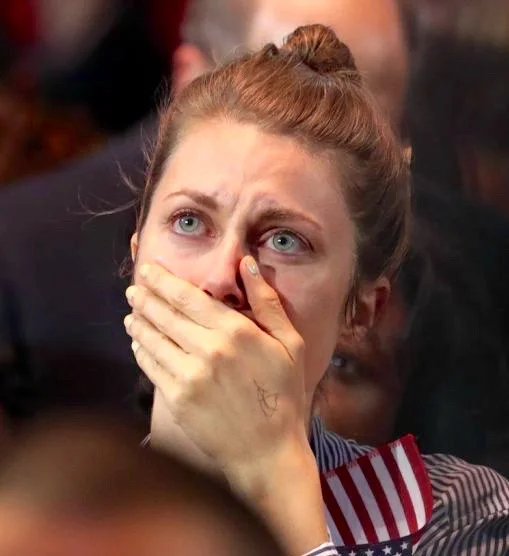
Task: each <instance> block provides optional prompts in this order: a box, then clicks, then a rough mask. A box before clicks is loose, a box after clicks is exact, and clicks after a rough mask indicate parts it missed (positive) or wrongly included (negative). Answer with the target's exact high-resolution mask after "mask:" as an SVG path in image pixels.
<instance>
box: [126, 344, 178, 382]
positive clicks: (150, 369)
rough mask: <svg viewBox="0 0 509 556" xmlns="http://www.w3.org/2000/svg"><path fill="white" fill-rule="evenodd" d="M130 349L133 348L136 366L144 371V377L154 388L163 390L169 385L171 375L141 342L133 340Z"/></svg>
mask: <svg viewBox="0 0 509 556" xmlns="http://www.w3.org/2000/svg"><path fill="white" fill-rule="evenodd" d="M131 349H132V350H133V354H134V358H135V359H136V363H137V364H138V367H139V368H140V369H141V370H142V371H143V372H144V373H145V375H146V377H147V378H148V379H149V380H150V382H151V383H152V384H153V385H154V386H155V387H156V388H159V389H160V390H161V391H162V392H165V391H166V390H167V389H168V388H170V387H171V382H172V378H171V376H170V375H169V374H168V372H166V371H165V370H164V369H163V368H162V367H161V365H160V364H159V363H158V362H157V361H156V360H155V359H154V358H153V357H152V356H151V355H150V354H149V353H148V351H147V350H146V349H145V348H144V347H143V346H142V345H141V344H139V343H138V342H137V341H136V340H134V341H133V343H132V344H131Z"/></svg>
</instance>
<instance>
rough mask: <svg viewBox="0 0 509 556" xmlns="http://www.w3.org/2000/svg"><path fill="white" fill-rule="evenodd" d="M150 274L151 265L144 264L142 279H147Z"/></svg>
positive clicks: (141, 267)
mask: <svg viewBox="0 0 509 556" xmlns="http://www.w3.org/2000/svg"><path fill="white" fill-rule="evenodd" d="M149 272H150V265H149V264H142V265H141V266H140V276H141V277H142V278H147V277H148V274H149Z"/></svg>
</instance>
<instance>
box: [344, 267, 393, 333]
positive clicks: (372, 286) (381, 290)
mask: <svg viewBox="0 0 509 556" xmlns="http://www.w3.org/2000/svg"><path fill="white" fill-rule="evenodd" d="M390 294H391V284H390V282H389V280H388V279H387V278H385V277H384V276H381V277H380V278H378V279H377V280H375V282H371V283H369V284H364V285H362V286H361V288H360V291H359V295H358V296H357V300H356V304H355V307H354V311H353V319H352V332H353V333H354V335H355V336H358V337H360V338H364V337H366V335H367V333H368V331H369V330H370V329H371V328H373V327H374V326H375V324H376V322H377V321H378V319H379V318H380V315H381V314H382V313H383V311H384V309H385V307H386V306H387V303H388V301H389V296H390Z"/></svg>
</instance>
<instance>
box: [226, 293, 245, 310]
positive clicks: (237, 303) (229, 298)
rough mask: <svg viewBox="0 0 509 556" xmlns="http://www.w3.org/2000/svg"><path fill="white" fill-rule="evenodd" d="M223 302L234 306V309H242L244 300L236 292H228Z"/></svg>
mask: <svg viewBox="0 0 509 556" xmlns="http://www.w3.org/2000/svg"><path fill="white" fill-rule="evenodd" d="M223 302H224V303H225V305H228V306H229V307H232V308H233V309H241V308H242V301H241V300H240V299H239V298H238V297H237V296H236V295H234V294H228V295H226V296H225V298H224V300H223Z"/></svg>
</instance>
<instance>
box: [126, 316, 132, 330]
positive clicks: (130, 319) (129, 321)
mask: <svg viewBox="0 0 509 556" xmlns="http://www.w3.org/2000/svg"><path fill="white" fill-rule="evenodd" d="M133 320H134V317H133V315H132V314H129V315H127V317H126V318H125V319H124V326H125V327H126V329H127V330H129V328H131V324H132V323H133Z"/></svg>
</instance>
